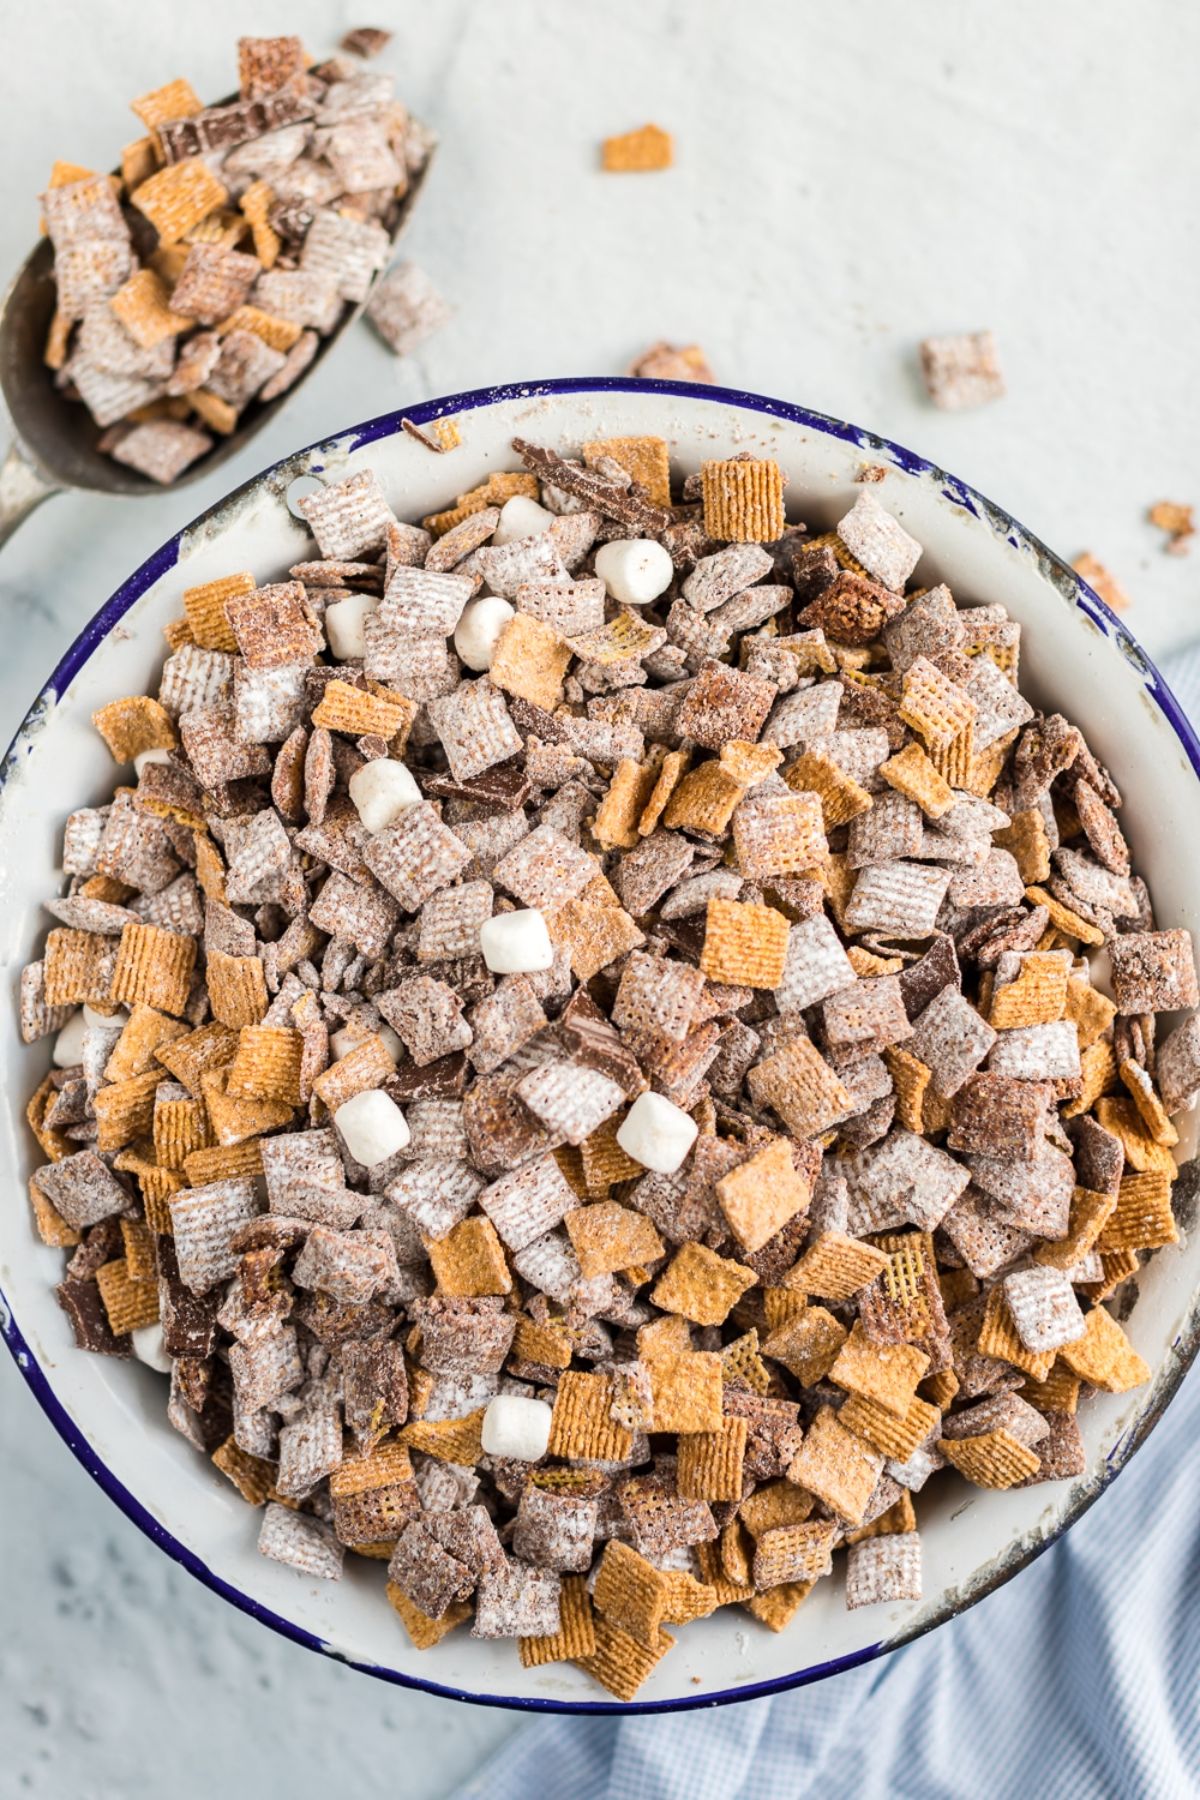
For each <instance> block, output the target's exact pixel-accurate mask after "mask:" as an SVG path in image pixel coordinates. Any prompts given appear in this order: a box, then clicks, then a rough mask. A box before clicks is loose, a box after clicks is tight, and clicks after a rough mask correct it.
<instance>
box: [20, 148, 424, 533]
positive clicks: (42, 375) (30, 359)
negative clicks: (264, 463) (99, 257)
mask: <svg viewBox="0 0 1200 1800" xmlns="http://www.w3.org/2000/svg"><path fill="white" fill-rule="evenodd" d="M435 148H436V146H435V145H434V144H432V143H431V144H430V146H429V153H428V155H427V156H426V158H425V161H424V163H423V164H422V166H421V168H420V169H419V170H418V171H417V173H416V174H415V175H414V176H413V177H412V178H411V180H410V182H409V185H408V188H407V191H406V192H405V194H404V197H403V199H402V200H401V201H400V210H399V212H398V214H397V216H396V223H395V225H394V226H393V228H392V234H391V237H392V248H393V250H394V249H395V247H396V244H397V242H398V241H399V238H400V234H401V233H402V232H403V230H404V228H405V226H406V225H407V224H408V221H409V219H410V218H411V217H412V212H413V208H414V207H415V205H416V203H417V200H418V199H419V197H420V194H421V189H422V187H423V186H424V184H425V178H426V176H427V175H428V173H429V168H430V164H431V163H432V161H433V156H434V150H435ZM365 304H366V302H365V301H364V302H362V303H361V304H360V305H357V306H352V307H350V308H349V309H348V310H347V311H346V313H345V314H344V315H343V317H342V319H341V320H340V321H339V323H338V324H337V325H336V326H335V327H334V329H333V330H332V331H331V332H330V334H329V336H328V337H327V338H324V339H323V340H322V342H321V347H320V349H319V350H318V351H317V354H316V355H315V356H314V358H313V360H312V362H311V363H310V364H309V366H308V368H307V369H306V370H305V371H304V374H303V375H302V376H301V377H300V379H299V380H298V381H296V382H295V383H294V384H293V386H292V387H290V388H289V389H288V391H287V392H286V393H285V394H281V395H280V396H279V398H278V399H277V400H271V401H268V402H267V404H266V405H263V406H260V405H257V404H255V405H252V406H251V408H250V409H249V413H248V416H247V417H246V418H245V419H244V420H243V421H242V423H240V424H239V425H238V426H237V428H236V430H234V431H231V432H230V434H229V436H228V437H225V438H220V439H218V441H217V443H216V444H215V445H214V447H213V448H212V449H211V450H208V451H206V452H205V454H204V455H203V456H202V457H200V458H199V459H198V460H197V461H196V462H194V463H193V464H192V466H191V468H190V469H187V470H185V471H184V473H183V474H182V475H180V476H179V478H178V480H176V481H173V482H172V483H171V484H170V485H171V487H173V488H177V487H184V486H185V485H186V484H187V483H188V482H189V481H198V480H199V479H200V478H201V477H202V476H204V475H207V474H208V473H209V472H210V470H212V469H215V468H217V467H218V466H219V465H220V464H221V463H223V462H228V460H229V458H230V457H231V456H236V455H237V453H238V451H239V450H241V449H242V447H243V445H245V444H247V443H249V441H250V439H251V438H252V437H254V436H255V435H256V433H258V432H260V431H261V430H262V429H263V427H264V426H265V425H269V424H270V422H271V420H272V419H273V418H274V417H275V414H276V413H277V412H278V411H279V409H280V407H282V406H286V404H287V402H288V401H289V400H290V399H291V397H292V395H293V394H294V393H296V392H297V391H298V390H299V389H300V388H301V387H302V386H303V384H304V383H305V382H306V381H307V380H308V379H309V377H310V376H311V375H312V374H314V373H315V371H316V370H317V369H319V368H320V366H321V364H322V363H323V362H324V360H325V358H326V357H327V356H328V355H329V353H330V351H331V350H332V349H333V347H334V345H335V344H336V343H337V341H338V339H339V338H340V337H341V335H342V333H343V332H344V331H346V330H348V329H349V327H350V326H351V325H353V323H354V321H355V320H356V319H357V318H358V316H359V314H360V313H361V312H362V310H363V306H364V305H365ZM54 307H55V286H54V248H53V246H52V244H51V243H50V240H49V239H48V238H42V239H41V240H40V242H39V243H38V245H37V248H36V249H35V250H34V252H33V254H32V255H31V256H30V257H29V259H28V260H27V261H26V262H25V264H24V265H23V266H22V268H21V269H20V270H19V271H18V273H17V275H16V276H15V277H14V279H13V282H12V285H11V286H10V287H9V290H8V293H7V294H6V295H5V297H4V305H3V309H2V310H0V389H2V390H3V393H4V399H5V402H6V403H7V406H8V410H9V413H10V415H11V417H12V422H13V429H14V432H15V434H16V435H15V437H14V440H13V444H12V447H11V449H10V450H9V452H8V455H7V456H6V457H5V459H4V461H3V463H2V464H0V545H3V544H4V543H6V542H7V540H8V539H9V538H10V537H11V536H12V534H13V532H14V531H15V530H16V529H17V526H18V525H20V524H21V523H22V522H23V521H24V520H25V519H26V518H27V517H28V516H29V514H30V513H31V512H32V511H33V509H34V507H36V506H40V505H41V503H42V501H43V500H48V499H50V497H51V495H52V494H61V493H64V492H65V491H66V490H67V489H68V488H85V489H87V490H89V491H90V492H91V493H95V494H120V495H125V496H133V497H134V498H136V497H137V496H139V495H146V494H161V493H163V492H165V491H166V490H164V489H163V488H161V487H159V486H158V484H157V483H155V482H153V481H151V480H149V479H148V477H146V476H145V475H142V474H140V473H139V472H138V470H136V469H128V468H125V467H124V465H123V464H121V463H118V462H114V461H113V460H112V458H111V457H109V456H105V455H104V454H103V453H102V452H101V451H100V450H98V449H97V448H96V445H97V441H98V439H99V438H100V435H101V427H100V426H99V425H97V424H96V422H95V420H94V419H93V418H92V415H91V414H90V413H89V412H88V410H87V407H86V406H84V405H82V403H81V402H80V401H78V400H68V399H67V397H66V395H65V394H63V393H61V392H60V391H59V389H58V388H56V387H55V385H54V377H53V373H52V371H51V370H49V369H48V368H47V367H46V365H45V363H44V362H43V361H42V354H43V352H44V350H45V347H46V336H47V333H48V332H49V330H50V321H51V320H52V318H53V317H54Z"/></svg>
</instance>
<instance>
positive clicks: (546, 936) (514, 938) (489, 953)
mask: <svg viewBox="0 0 1200 1800" xmlns="http://www.w3.org/2000/svg"><path fill="white" fill-rule="evenodd" d="M479 948H480V950H481V951H482V953H483V960H484V962H485V963H486V964H487V966H488V968H489V969H490V970H491V971H492V974H493V975H531V974H533V973H534V972H535V970H538V969H548V968H549V967H550V965H551V963H552V962H553V961H554V946H553V944H552V943H551V942H550V933H549V931H547V929H546V920H545V918H544V917H543V915H542V913H541V912H540V910H539V909H538V908H537V907H536V906H530V907H526V908H525V909H524V910H522V911H521V912H509V913H497V914H496V915H495V917H494V918H491V919H485V920H484V922H483V924H482V925H481V926H480V927H479Z"/></svg>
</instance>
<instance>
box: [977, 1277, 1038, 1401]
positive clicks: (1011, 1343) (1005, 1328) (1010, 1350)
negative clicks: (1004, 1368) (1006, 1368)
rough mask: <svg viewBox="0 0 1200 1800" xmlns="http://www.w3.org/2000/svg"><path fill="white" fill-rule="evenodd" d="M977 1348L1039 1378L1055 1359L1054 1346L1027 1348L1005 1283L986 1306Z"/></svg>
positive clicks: (986, 1354) (994, 1290)
mask: <svg viewBox="0 0 1200 1800" xmlns="http://www.w3.org/2000/svg"><path fill="white" fill-rule="evenodd" d="M976 1351H977V1353H978V1354H979V1355H980V1356H994V1357H996V1358H997V1360H998V1361H1000V1362H1009V1363H1012V1365H1013V1367H1014V1368H1016V1369H1020V1370H1021V1371H1022V1372H1023V1373H1024V1374H1026V1375H1031V1376H1032V1377H1033V1379H1034V1380H1035V1381H1043V1380H1044V1379H1045V1377H1046V1376H1047V1375H1048V1374H1049V1373H1050V1369H1051V1366H1052V1364H1053V1362H1054V1357H1055V1352H1054V1351H1053V1350H1040V1351H1038V1350H1027V1349H1026V1348H1025V1345H1024V1344H1023V1343H1022V1342H1021V1340H1020V1338H1019V1337H1018V1336H1017V1328H1016V1326H1015V1324H1014V1323H1013V1316H1012V1313H1011V1312H1010V1310H1009V1305H1008V1300H1007V1298H1006V1297H1005V1293H1004V1285H1003V1283H1000V1284H998V1285H997V1286H996V1287H994V1288H993V1289H992V1290H991V1292H990V1293H989V1294H988V1297H987V1305H986V1306H985V1308H984V1314H983V1323H982V1324H981V1325H980V1328H979V1341H978V1343H977V1344H976Z"/></svg>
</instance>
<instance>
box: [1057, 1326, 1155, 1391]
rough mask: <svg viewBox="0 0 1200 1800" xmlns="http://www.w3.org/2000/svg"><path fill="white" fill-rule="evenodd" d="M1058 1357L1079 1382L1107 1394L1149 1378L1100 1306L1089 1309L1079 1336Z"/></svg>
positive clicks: (1066, 1345)
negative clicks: (1087, 1383) (1089, 1384)
mask: <svg viewBox="0 0 1200 1800" xmlns="http://www.w3.org/2000/svg"><path fill="white" fill-rule="evenodd" d="M1058 1354H1059V1357H1060V1359H1061V1360H1062V1361H1063V1362H1064V1363H1065V1364H1066V1365H1067V1367H1068V1368H1069V1369H1070V1370H1072V1372H1073V1373H1074V1374H1076V1375H1078V1376H1079V1377H1080V1379H1081V1380H1082V1381H1089V1382H1091V1384H1092V1386H1093V1387H1098V1388H1104V1389H1105V1390H1106V1391H1107V1392H1108V1393H1117V1394H1119V1393H1122V1392H1123V1391H1124V1390H1125V1388H1126V1387H1136V1386H1138V1385H1139V1383H1140V1382H1142V1381H1146V1380H1148V1379H1149V1374H1150V1371H1149V1370H1148V1369H1147V1367H1146V1365H1145V1363H1144V1362H1143V1361H1142V1359H1141V1357H1140V1356H1138V1355H1137V1352H1136V1351H1135V1350H1134V1349H1133V1346H1132V1345H1131V1344H1130V1342H1129V1339H1128V1338H1127V1337H1126V1335H1125V1333H1124V1331H1123V1330H1122V1329H1121V1327H1120V1325H1119V1324H1118V1323H1117V1321H1116V1320H1115V1319H1114V1318H1113V1316H1112V1314H1111V1313H1110V1312H1106V1311H1105V1309H1104V1307H1102V1306H1093V1307H1092V1309H1091V1311H1090V1312H1089V1313H1088V1315H1087V1319H1086V1323H1085V1328H1084V1333H1083V1336H1082V1337H1081V1338H1076V1340H1075V1342H1074V1343H1072V1344H1064V1345H1063V1346H1062V1348H1061V1349H1060V1350H1059V1352H1058ZM1139 1365H1140V1367H1139Z"/></svg>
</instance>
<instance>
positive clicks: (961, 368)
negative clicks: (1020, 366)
mask: <svg viewBox="0 0 1200 1800" xmlns="http://www.w3.org/2000/svg"><path fill="white" fill-rule="evenodd" d="M921 373H922V375H923V376H924V377H925V386H926V388H927V389H928V390H929V398H930V399H931V400H932V401H933V404H934V405H935V406H940V407H942V408H943V410H945V411H947V412H958V411H961V410H962V409H963V408H964V407H970V406H983V405H985V404H986V403H987V401H989V400H999V399H1000V398H1001V397H1002V395H1003V393H1004V376H1003V375H1002V374H1001V372H1000V362H999V358H998V356H997V352H996V340H995V338H994V337H993V335H992V333H991V332H990V331H972V332H963V333H961V334H960V335H959V336H957V337H932V338H926V339H925V340H924V342H923V343H922V345H921Z"/></svg>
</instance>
